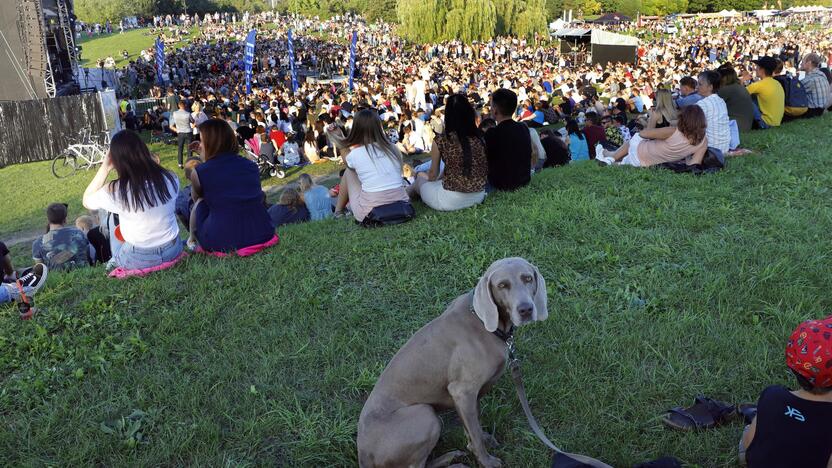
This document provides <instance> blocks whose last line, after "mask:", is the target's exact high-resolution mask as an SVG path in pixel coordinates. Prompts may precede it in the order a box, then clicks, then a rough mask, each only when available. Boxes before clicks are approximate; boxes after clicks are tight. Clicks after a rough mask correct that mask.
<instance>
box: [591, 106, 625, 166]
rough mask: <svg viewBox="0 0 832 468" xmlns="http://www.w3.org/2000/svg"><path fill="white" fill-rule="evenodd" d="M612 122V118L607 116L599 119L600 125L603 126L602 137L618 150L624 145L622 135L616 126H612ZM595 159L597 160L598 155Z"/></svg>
mask: <svg viewBox="0 0 832 468" xmlns="http://www.w3.org/2000/svg"><path fill="white" fill-rule="evenodd" d="M612 120H613V119H612V116H609V115H605V116H604V118H602V119H601V124H602V125H603V126H604V137H605V138H606V140H607V142H608V143H609V144H610V145H612V146H614V147H616V148H619V147H621V145H623V144H624V135H622V134H621V130H619V129H618V126H617V125H615V124H613V121H612ZM595 157H596V158H597V157H598V155H597V154H596V155H595Z"/></svg>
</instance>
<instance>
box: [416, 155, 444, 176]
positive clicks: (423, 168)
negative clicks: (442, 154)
mask: <svg viewBox="0 0 832 468" xmlns="http://www.w3.org/2000/svg"><path fill="white" fill-rule="evenodd" d="M432 163H433V161H430V160H428V161H427V162H423V163H422V164H419V165H418V166H416V167H414V168H413V175H416V174H418V173H420V172H429V171H430V166H432V165H433V164H432ZM444 171H445V162H444V161H442V160H441V159H440V160H439V174H442V173H443V172H444Z"/></svg>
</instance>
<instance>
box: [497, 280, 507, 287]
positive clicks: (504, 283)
mask: <svg viewBox="0 0 832 468" xmlns="http://www.w3.org/2000/svg"><path fill="white" fill-rule="evenodd" d="M497 287H498V288H500V289H508V288H509V284H508V283H506V282H505V281H501V282H499V283H498V284H497Z"/></svg>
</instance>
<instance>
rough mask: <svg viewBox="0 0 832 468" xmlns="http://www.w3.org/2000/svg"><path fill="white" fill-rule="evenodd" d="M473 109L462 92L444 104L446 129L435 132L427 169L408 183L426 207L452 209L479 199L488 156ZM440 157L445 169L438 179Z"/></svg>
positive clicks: (481, 199)
mask: <svg viewBox="0 0 832 468" xmlns="http://www.w3.org/2000/svg"><path fill="white" fill-rule="evenodd" d="M476 117H477V114H476V111H475V110H474V107H473V106H472V105H471V103H470V102H468V98H467V97H465V96H464V95H462V94H455V95H452V96H450V97H449V98H448V101H447V103H446V104H445V133H444V134H442V135H437V136H436V139H435V140H434V144H433V147H432V148H431V151H430V157H431V164H430V170H429V171H428V172H427V173H424V172H420V173H419V174H417V175H416V181H415V182H414V183H413V185H411V186H410V195H411V196H414V197H415V196H417V195H418V196H420V197H422V201H423V202H425V204H426V205H428V206H429V207H431V208H433V209H435V210H440V211H455V210H461V209H464V208H468V207H470V206H474V205H477V204H479V203H482V201H483V200H485V184H486V182H487V179H488V160H487V159H486V155H485V143H484V142H483V137H482V132H481V131H480V129H479V128H477V122H476ZM440 161H441V162H444V163H445V170H444V174H443V175H442V178H441V180H440V174H439V172H440Z"/></svg>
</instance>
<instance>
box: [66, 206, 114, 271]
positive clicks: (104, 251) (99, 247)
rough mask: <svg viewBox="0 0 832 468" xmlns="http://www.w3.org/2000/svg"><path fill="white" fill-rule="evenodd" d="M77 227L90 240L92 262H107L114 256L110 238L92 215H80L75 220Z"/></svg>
mask: <svg viewBox="0 0 832 468" xmlns="http://www.w3.org/2000/svg"><path fill="white" fill-rule="evenodd" d="M75 227H77V228H78V229H80V230H81V232H83V233H84V234H85V235H86V236H87V240H88V241H89V242H90V260H92V263H94V264H99V263H107V262H109V261H110V258H112V256H113V255H112V253H111V251H110V240H109V239H107V237H106V236H105V235H104V234H103V233H102V232H101V227H100V226H96V225H95V219H93V217H92V216H88V215H84V216H79V217H78V219H76V220H75Z"/></svg>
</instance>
